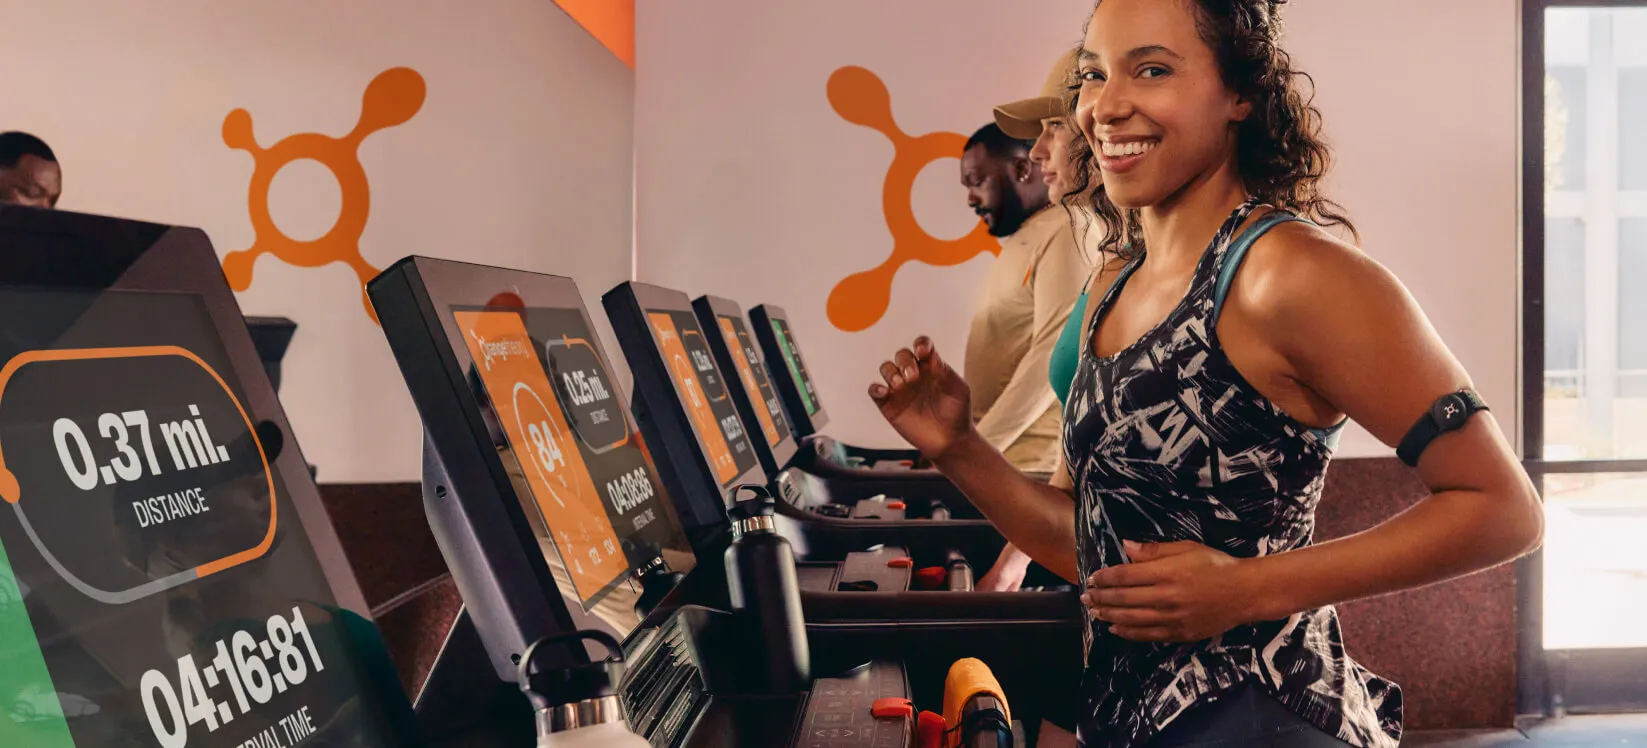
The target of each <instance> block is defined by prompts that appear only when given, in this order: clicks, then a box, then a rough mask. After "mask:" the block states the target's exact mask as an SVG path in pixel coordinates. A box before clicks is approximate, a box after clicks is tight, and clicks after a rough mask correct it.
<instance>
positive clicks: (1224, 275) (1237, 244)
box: [1207, 211, 1309, 330]
mask: <svg viewBox="0 0 1647 748" xmlns="http://www.w3.org/2000/svg"><path fill="white" fill-rule="evenodd" d="M1288 221H1298V222H1300V223H1309V221H1307V220H1305V219H1303V218H1299V217H1298V216H1295V215H1293V214H1291V213H1282V212H1280V211H1275V212H1272V213H1269V214H1267V215H1265V216H1264V217H1263V218H1260V219H1258V220H1257V221H1255V222H1253V224H1252V225H1251V226H1248V227H1247V230H1246V231H1243V232H1241V235H1240V236H1237V237H1235V240H1234V241H1232V242H1230V246H1229V248H1228V249H1226V250H1224V258H1223V264H1222V265H1221V266H1219V268H1218V283H1217V284H1216V285H1214V286H1213V289H1212V316H1211V317H1210V318H1209V319H1208V321H1207V329H1209V330H1211V329H1212V328H1214V327H1217V326H1218V315H1219V314H1220V313H1222V312H1223V311H1224V297H1226V296H1229V294H1230V284H1231V283H1233V282H1235V271H1236V270H1239V269H1240V268H1241V261H1242V260H1244V259H1246V257H1247V250H1248V249H1250V248H1252V243H1253V242H1256V241H1258V237H1261V236H1263V235H1264V234H1266V233H1268V232H1269V230H1270V229H1273V228H1275V227H1276V226H1280V225H1281V224H1283V223H1286V222H1288Z"/></svg>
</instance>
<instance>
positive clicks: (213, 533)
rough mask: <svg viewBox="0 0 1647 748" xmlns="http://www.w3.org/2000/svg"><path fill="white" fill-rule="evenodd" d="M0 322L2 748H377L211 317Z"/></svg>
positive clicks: (48, 307) (112, 313)
mask: <svg viewBox="0 0 1647 748" xmlns="http://www.w3.org/2000/svg"><path fill="white" fill-rule="evenodd" d="M0 319H3V320H5V325H4V329H3V330H0V361H5V362H6V363H5V365H4V367H3V368H0V746H30V747H31V748H71V747H74V748H89V747H93V746H96V747H110V748H112V747H114V746H122V747H123V746H139V745H141V746H162V747H163V748H183V747H184V746H216V747H219V748H231V747H235V746H242V745H283V746H295V745H299V744H304V743H312V744H314V745H390V744H391V743H392V740H393V736H392V733H391V732H390V729H389V726H388V723H387V722H386V721H385V718H384V717H383V715H382V713H381V712H380V709H379V707H378V706H377V705H376V703H375V699H374V698H371V697H369V696H368V695H367V694H368V688H369V687H368V686H366V685H365V684H366V682H367V679H366V677H365V673H366V670H365V667H364V666H363V665H362V664H361V663H363V662H364V661H362V660H357V659H353V658H354V657H356V656H357V655H358V654H359V653H358V652H357V650H355V649H354V647H353V645H352V644H351V643H350V639H349V637H348V636H346V634H345V627H346V626H349V625H350V619H349V618H348V616H353V615H354V614H352V613H349V612H347V611H344V610H342V609H341V607H340V606H339V605H338V604H337V600H336V598H335V596H334V595H333V593H332V591H331V586H330V584H329V582H328V581H327V579H326V577H325V574H324V570H323V568H322V565H321V562H320V560H319V559H318V558H317V556H316V553H315V550H314V547H313V546H312V545H311V543H310V539H309V537H308V536H307V534H306V533H305V530H304V525H303V523H302V522H301V521H300V520H299V518H298V516H297V513H296V511H295V510H294V508H293V504H292V503H291V502H292V499H291V496H290V494H288V492H287V486H286V484H285V482H284V481H283V480H282V476H281V473H280V471H279V470H278V469H275V467H274V465H276V464H278V463H276V462H275V460H276V457H277V456H278V455H279V454H280V452H281V451H282V450H283V448H282V444H283V443H284V438H283V437H282V436H281V434H280V432H279V430H278V428H275V424H274V423H272V422H263V423H262V424H259V425H257V426H254V424H253V420H252V416H251V415H250V414H249V413H248V412H247V407H248V405H247V393H246V390H245V389H244V388H243V387H242V385H241V383H240V382H239V381H238V380H237V379H236V378H235V375H234V369H233V364H232V363H231V361H230V359H229V356H228V354H227V352H226V350H225V348H224V347H223V344H222V340H221V338H219V337H218V334H217V331H216V328H215V327H214V324H213V320H212V318H211V316H210V313H209V312H208V311H207V306H206V303H205V301H204V299H203V298H202V297H200V296H197V295H193V294H185V293H161V292H141V291H103V292H80V291H74V292H70V291H56V290H44V289H27V290H25V289H21V288H16V287H12V288H7V289H4V290H0ZM287 448H289V445H287ZM286 462H287V463H288V464H291V463H292V456H290V455H289V456H288V459H287V461H286ZM297 464H301V461H299V462H298V463H297Z"/></svg>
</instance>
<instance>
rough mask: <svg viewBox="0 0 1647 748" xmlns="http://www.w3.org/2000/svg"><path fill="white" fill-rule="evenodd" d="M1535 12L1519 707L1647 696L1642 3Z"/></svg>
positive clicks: (1538, 7) (1646, 90)
mask: <svg viewBox="0 0 1647 748" xmlns="http://www.w3.org/2000/svg"><path fill="white" fill-rule="evenodd" d="M1522 9H1523V14H1524V15H1523V19H1522V22H1523V30H1524V35H1523V39H1524V40H1525V43H1524V45H1523V49H1524V50H1525V51H1526V54H1527V56H1528V57H1527V65H1526V66H1525V67H1524V69H1523V81H1522V97H1523V111H1524V112H1525V113H1526V117H1527V119H1526V121H1525V122H1524V123H1523V124H1524V127H1523V131H1524V134H1525V137H1524V140H1523V148H1524V149H1525V150H1526V151H1527V153H1526V157H1525V158H1523V161H1522V163H1523V164H1524V178H1525V181H1524V183H1523V200H1524V202H1523V219H1524V220H1525V221H1526V232H1525V236H1524V241H1523V244H1522V247H1523V251H1524V252H1525V253H1526V256H1525V257H1524V262H1523V265H1522V270H1523V279H1524V285H1523V293H1524V294H1525V300H1526V304H1525V306H1524V309H1525V311H1526V313H1525V314H1524V315H1523V319H1522V322H1523V328H1524V331H1525V332H1526V339H1525V340H1524V344H1525V346H1526V354H1527V355H1526V356H1525V357H1524V359H1523V361H1524V365H1525V366H1526V372H1525V376H1524V377H1523V383H1524V386H1525V387H1526V405H1525V410H1524V418H1523V426H1524V429H1525V433H1524V437H1525V438H1524V439H1523V444H1524V448H1525V451H1526V455H1527V468H1528V472H1529V473H1531V474H1532V476H1533V479H1534V482H1535V484H1536V485H1538V487H1539V490H1540V492H1541V493H1542V495H1543V497H1544V506H1545V518H1546V524H1545V542H1544V548H1543V549H1542V550H1541V551H1540V553H1539V554H1538V555H1537V556H1536V557H1535V558H1533V559H1530V560H1529V561H1528V562H1526V563H1524V564H1523V565H1522V567H1521V578H1522V585H1521V587H1522V593H1521V594H1522V615H1523V626H1522V637H1521V648H1522V672H1523V674H1524V679H1523V683H1522V701H1523V704H1522V705H1523V711H1544V712H1547V713H1549V712H1553V713H1556V714H1559V713H1561V712H1562V711H1566V710H1575V711H1578V710H1616V709H1632V708H1647V683H1644V682H1643V681H1642V680H1641V679H1640V678H1639V677H1636V674H1639V673H1640V672H1642V671H1644V670H1647V627H1644V626H1642V625H1641V623H1640V622H1641V621H1642V620H1643V619H1647V545H1644V544H1643V543H1642V542H1641V538H1643V537H1647V0H1590V1H1589V2H1582V0H1524V1H1523V5H1522ZM1540 152H1542V153H1540ZM1621 665H1625V666H1623V667H1621ZM1621 673H1623V674H1624V675H1621ZM1529 702H1531V703H1529ZM1529 707H1535V708H1529Z"/></svg>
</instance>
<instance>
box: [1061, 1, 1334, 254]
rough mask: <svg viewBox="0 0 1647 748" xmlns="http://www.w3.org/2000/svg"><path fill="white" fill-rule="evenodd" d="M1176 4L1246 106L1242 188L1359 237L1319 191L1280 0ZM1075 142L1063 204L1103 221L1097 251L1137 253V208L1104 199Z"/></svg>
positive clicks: (1083, 147)
mask: <svg viewBox="0 0 1647 748" xmlns="http://www.w3.org/2000/svg"><path fill="white" fill-rule="evenodd" d="M1183 1H1184V2H1190V3H1192V4H1193V6H1194V8H1195V11H1196V15H1197V24H1196V30H1197V31H1198V32H1199V33H1200V36H1201V40H1202V41H1203V42H1205V43H1206V44H1207V46H1208V47H1210V48H1211V49H1212V51H1213V54H1214V56H1215V57H1216V59H1217V60H1218V68H1219V70H1220V71H1221V73H1222V75H1223V78H1224V85H1226V86H1228V87H1229V89H1230V90H1231V91H1234V92H1235V93H1236V94H1237V95H1239V96H1240V97H1241V98H1242V99H1244V100H1246V101H1248V102H1251V104H1252V114H1251V115H1250V116H1248V117H1247V119H1246V120H1245V121H1242V122H1241V123H1239V125H1238V127H1237V130H1236V139H1235V152H1236V172H1237V173H1238V174H1240V175H1241V179H1242V180H1243V181H1244V182H1245V184H1246V188H1247V191H1248V193H1249V194H1251V195H1253V196H1255V197H1257V198H1258V199H1259V200H1260V201H1262V202H1264V203H1267V204H1269V205H1273V206H1275V207H1276V208H1279V209H1281V210H1285V211H1289V212H1292V213H1295V214H1298V215H1300V216H1303V217H1305V218H1309V219H1310V220H1313V221H1315V222H1316V223H1318V224H1321V225H1325V226H1332V225H1339V226H1343V227H1345V228H1346V229H1348V230H1349V231H1350V233H1351V234H1352V235H1356V237H1357V239H1359V235H1357V234H1356V231H1355V226H1354V225H1353V224H1351V223H1350V219H1349V218H1348V216H1346V215H1345V210H1344V208H1343V207H1342V206H1340V205H1339V204H1337V203H1335V202H1333V201H1332V200H1329V199H1328V198H1327V197H1326V195H1325V194H1324V192H1323V191H1322V185H1321V182H1322V179H1323V178H1324V177H1325V176H1326V174H1327V169H1328V167H1329V166H1330V165H1331V162H1332V151H1331V150H1330V149H1329V148H1328V147H1327V144H1326V143H1325V142H1324V141H1323V140H1322V138H1321V111H1320V110H1319V109H1316V108H1315V106H1314V105H1313V104H1312V103H1311V101H1312V99H1313V97H1314V88H1315V81H1314V80H1313V79H1311V78H1310V76H1309V75H1308V74H1306V73H1304V72H1302V71H1298V70H1294V69H1293V67H1292V57H1291V56H1290V55H1288V54H1287V52H1286V50H1283V49H1282V48H1281V30H1282V28H1281V27H1282V24H1281V6H1282V5H1285V4H1286V2H1287V0H1183ZM1098 2H1099V3H1102V2H1103V0H1098ZM1093 7H1094V8H1096V7H1097V5H1096V4H1095V5H1094V6H1093ZM1088 23H1089V24H1090V23H1091V20H1090V18H1089V19H1088ZM1300 80H1302V81H1304V82H1305V83H1308V84H1309V87H1308V90H1307V91H1305V90H1301V88H1302V87H1301V86H1300V85H1299V81H1300ZM1078 88H1079V81H1073V82H1072V84H1071V90H1070V95H1069V96H1066V97H1065V98H1066V101H1065V104H1066V108H1067V110H1068V112H1069V113H1070V114H1071V115H1072V117H1071V119H1072V120H1073V114H1074V112H1075V105H1076V102H1077V101H1078V100H1079V98H1080V97H1079V96H1078V95H1077V93H1076V92H1077V90H1078ZM1077 140H1078V142H1079V145H1078V146H1077V153H1078V154H1080V155H1081V156H1083V157H1084V158H1083V159H1082V162H1083V164H1084V167H1085V168H1082V169H1078V170H1077V172H1076V174H1075V175H1074V176H1075V179H1074V182H1075V189H1073V190H1071V191H1070V193H1069V194H1068V195H1067V196H1066V197H1065V202H1066V204H1070V203H1072V202H1079V203H1085V204H1086V205H1085V206H1083V207H1089V209H1090V210H1091V211H1092V213H1093V214H1094V215H1095V216H1096V219H1097V221H1098V222H1099V223H1101V224H1102V225H1103V228H1104V231H1103V237H1102V239H1101V240H1100V243H1099V249H1100V250H1101V251H1102V252H1104V253H1106V254H1116V255H1120V256H1122V257H1126V258H1128V259H1131V258H1134V257H1137V256H1138V255H1139V254H1141V253H1142V252H1143V246H1144V242H1143V230H1142V228H1141V227H1140V225H1139V222H1138V212H1137V211H1136V210H1122V209H1121V208H1118V207H1116V205H1115V204H1114V203H1112V202H1110V199H1109V195H1108V194H1106V193H1105V190H1104V186H1103V184H1102V182H1101V175H1099V174H1098V173H1097V171H1098V166H1097V162H1096V161H1095V160H1094V159H1093V157H1092V148H1091V144H1090V143H1087V142H1086V140H1085V138H1079V139H1077ZM1095 181H1096V182H1098V184H1097V185H1096V186H1094V185H1093V183H1094V182H1095Z"/></svg>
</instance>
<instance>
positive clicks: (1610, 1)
mask: <svg viewBox="0 0 1647 748" xmlns="http://www.w3.org/2000/svg"><path fill="white" fill-rule="evenodd" d="M1564 7H1566V8H1647V0H1522V2H1521V24H1520V32H1521V38H1520V43H1521V59H1522V69H1521V125H1522V126H1521V133H1522V142H1521V221H1522V237H1521V294H1522V303H1521V314H1520V317H1521V318H1520V325H1521V343H1522V347H1521V374H1522V377H1521V380H1522V382H1521V383H1522V401H1521V419H1520V420H1521V436H1522V439H1521V445H1522V457H1523V464H1524V465H1525V467H1526V469H1527V473H1528V475H1529V476H1531V478H1532V480H1533V484H1534V485H1535V486H1536V487H1537V488H1538V490H1539V493H1540V496H1541V497H1542V494H1543V490H1544V486H1543V483H1544V477H1545V476H1546V475H1553V474H1574V473H1579V474H1595V473H1647V459H1599V460H1557V461H1546V460H1545V459H1544V389H1545V387H1544V383H1545V372H1546V369H1545V361H1544V355H1545V341H1544V334H1545V324H1544V320H1545V313H1546V310H1545V306H1544V301H1545V299H1544V282H1545V265H1544V259H1545V258H1544V241H1545V193H1544V158H1545V153H1544V134H1545V128H1544V113H1545V112H1544V110H1545V107H1544V95H1545V91H1544V76H1545V49H1544V46H1545V43H1544V34H1545V24H1544V18H1545V12H1546V11H1547V10H1549V9H1551V8H1564ZM1581 358H1582V356H1581ZM1516 578H1517V585H1516V589H1517V594H1516V597H1517V664H1518V673H1519V675H1518V678H1517V681H1518V684H1517V711H1518V713H1520V714H1524V715H1525V714H1533V715H1541V716H1547V717H1558V716H1561V715H1562V714H1566V713H1586V712H1617V711H1639V710H1647V675H1643V674H1644V673H1647V648H1642V649H1580V650H1545V649H1544V626H1543V623H1544V621H1543V618H1544V553H1543V551H1542V550H1540V551H1538V552H1535V553H1533V554H1530V555H1528V556H1526V557H1524V558H1522V559H1520V560H1519V561H1517V563H1516Z"/></svg>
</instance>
